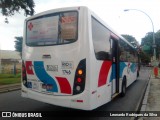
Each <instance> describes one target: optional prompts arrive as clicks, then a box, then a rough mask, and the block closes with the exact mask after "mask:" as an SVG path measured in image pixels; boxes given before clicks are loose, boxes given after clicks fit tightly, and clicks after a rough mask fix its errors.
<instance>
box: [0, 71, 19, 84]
mask: <svg viewBox="0 0 160 120" xmlns="http://www.w3.org/2000/svg"><path fill="white" fill-rule="evenodd" d="M20 82H21V73H18V74H17V75H13V74H0V85H7V84H14V83H20Z"/></svg>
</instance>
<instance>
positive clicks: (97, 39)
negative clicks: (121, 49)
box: [92, 17, 111, 60]
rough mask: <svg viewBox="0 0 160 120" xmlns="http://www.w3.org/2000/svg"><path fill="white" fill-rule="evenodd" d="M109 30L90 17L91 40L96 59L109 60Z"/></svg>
mask: <svg viewBox="0 0 160 120" xmlns="http://www.w3.org/2000/svg"><path fill="white" fill-rule="evenodd" d="M109 39H110V31H109V30H108V29H107V28H106V27H105V26H104V25H103V24H101V23H100V22H99V21H98V20H97V19H95V18H94V17H92V40H93V47H94V52H95V57H96V59H97V60H111V52H110V41H109Z"/></svg>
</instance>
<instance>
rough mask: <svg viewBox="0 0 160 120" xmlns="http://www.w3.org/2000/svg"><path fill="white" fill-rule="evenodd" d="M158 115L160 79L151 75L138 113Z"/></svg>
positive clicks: (147, 119) (151, 119) (157, 119)
mask: <svg viewBox="0 0 160 120" xmlns="http://www.w3.org/2000/svg"><path fill="white" fill-rule="evenodd" d="M158 111H159V113H158V115H160V77H157V78H155V77H154V76H153V75H151V78H150V80H149V83H148V86H147V90H146V93H145V95H144V99H143V102H142V107H141V110H140V113H142V112H144V113H145V112H146V113H147V112H148V113H157V112H158ZM138 120H160V117H141V118H139V119H138Z"/></svg>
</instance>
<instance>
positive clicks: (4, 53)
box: [0, 50, 21, 73]
mask: <svg viewBox="0 0 160 120" xmlns="http://www.w3.org/2000/svg"><path fill="white" fill-rule="evenodd" d="M14 69H16V71H18V70H20V69H21V56H20V53H19V52H17V51H11V50H0V73H12V72H13V70H14Z"/></svg>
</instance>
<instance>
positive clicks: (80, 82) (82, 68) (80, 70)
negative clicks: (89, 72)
mask: <svg viewBox="0 0 160 120" xmlns="http://www.w3.org/2000/svg"><path fill="white" fill-rule="evenodd" d="M85 80H86V59H83V60H81V61H80V62H79V64H78V66H77V69H76V72H75V77H74V86H73V95H76V94H80V93H82V92H83V91H84V88H85Z"/></svg>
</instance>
